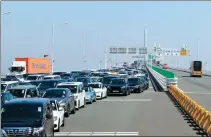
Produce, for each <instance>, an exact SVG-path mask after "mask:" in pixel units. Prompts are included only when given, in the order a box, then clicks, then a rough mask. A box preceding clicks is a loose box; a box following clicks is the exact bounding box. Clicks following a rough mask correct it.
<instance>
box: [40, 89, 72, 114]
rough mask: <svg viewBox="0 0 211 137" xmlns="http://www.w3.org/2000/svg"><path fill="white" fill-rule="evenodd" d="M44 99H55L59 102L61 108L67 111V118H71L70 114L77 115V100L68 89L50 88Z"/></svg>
mask: <svg viewBox="0 0 211 137" xmlns="http://www.w3.org/2000/svg"><path fill="white" fill-rule="evenodd" d="M43 98H49V99H51V100H52V99H54V100H57V101H58V102H59V106H61V107H63V108H64V110H65V116H66V117H69V115H70V113H72V114H75V112H76V108H75V98H74V96H73V94H72V93H71V91H70V90H69V89H67V88H50V89H47V90H46V92H45V93H44V94H43Z"/></svg>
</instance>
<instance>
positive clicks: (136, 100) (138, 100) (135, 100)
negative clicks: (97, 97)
mask: <svg viewBox="0 0 211 137" xmlns="http://www.w3.org/2000/svg"><path fill="white" fill-rule="evenodd" d="M102 101H107V102H121V101H125V102H127V101H130V102H145V101H152V100H151V99H107V100H101V101H100V102H102Z"/></svg>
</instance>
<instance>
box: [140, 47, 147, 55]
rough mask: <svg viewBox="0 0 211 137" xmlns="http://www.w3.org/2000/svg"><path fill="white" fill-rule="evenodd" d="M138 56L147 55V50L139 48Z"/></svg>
mask: <svg viewBox="0 0 211 137" xmlns="http://www.w3.org/2000/svg"><path fill="white" fill-rule="evenodd" d="M139 54H147V48H146V47H143V48H139Z"/></svg>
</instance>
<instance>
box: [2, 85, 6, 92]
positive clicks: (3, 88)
mask: <svg viewBox="0 0 211 137" xmlns="http://www.w3.org/2000/svg"><path fill="white" fill-rule="evenodd" d="M6 88H7V84H1V92H2V91H4V90H5V89H6Z"/></svg>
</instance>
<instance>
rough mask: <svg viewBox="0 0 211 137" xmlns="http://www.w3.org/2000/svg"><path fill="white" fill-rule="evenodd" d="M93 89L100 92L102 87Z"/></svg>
mask: <svg viewBox="0 0 211 137" xmlns="http://www.w3.org/2000/svg"><path fill="white" fill-rule="evenodd" d="M94 91H95V92H101V91H102V89H101V88H94Z"/></svg>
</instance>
